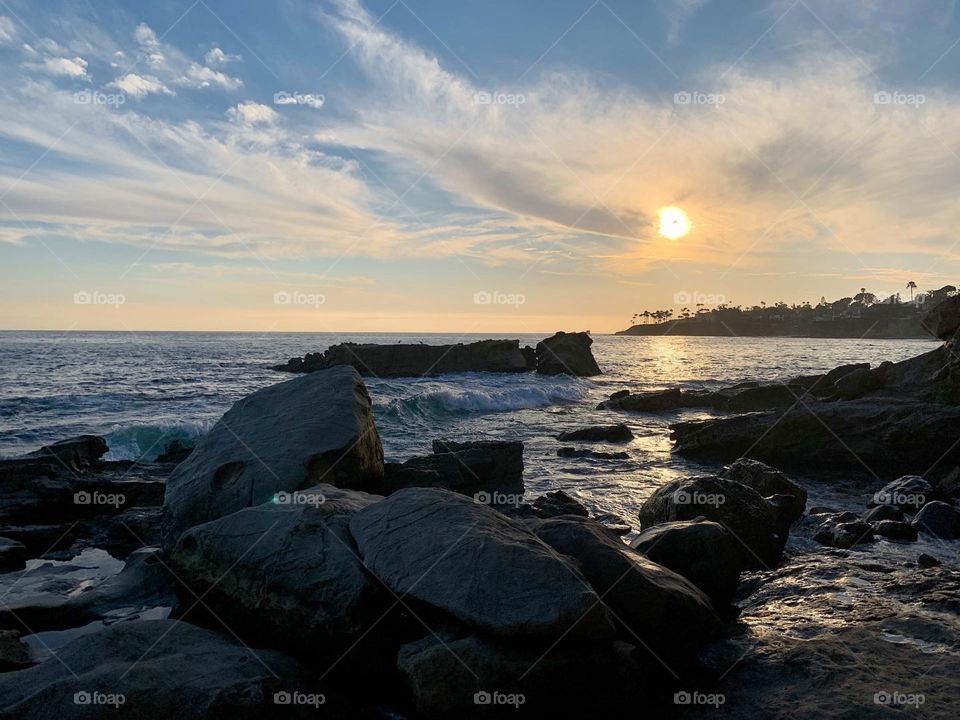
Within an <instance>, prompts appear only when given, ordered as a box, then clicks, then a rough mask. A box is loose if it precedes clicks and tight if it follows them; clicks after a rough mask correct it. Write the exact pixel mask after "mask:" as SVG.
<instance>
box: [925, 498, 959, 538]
mask: <svg viewBox="0 0 960 720" xmlns="http://www.w3.org/2000/svg"><path fill="white" fill-rule="evenodd" d="M913 527H915V528H916V529H917V530H919V531H920V532H926V533H930V534H931V535H933V536H934V537H938V538H941V539H942V540H955V539H957V538H960V510H957V508H955V507H953V506H952V505H948V504H947V503H945V502H941V501H939V500H934V501H933V502H928V503H927V504H926V505H924V506H923V507H922V508H921V509H920V512H918V513H917V516H916V517H915V518H914V519H913Z"/></svg>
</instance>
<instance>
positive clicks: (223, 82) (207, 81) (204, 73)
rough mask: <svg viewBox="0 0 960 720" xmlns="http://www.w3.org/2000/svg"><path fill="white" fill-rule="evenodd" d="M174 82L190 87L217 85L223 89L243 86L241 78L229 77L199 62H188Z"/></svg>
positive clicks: (234, 88)
mask: <svg viewBox="0 0 960 720" xmlns="http://www.w3.org/2000/svg"><path fill="white" fill-rule="evenodd" d="M174 83H176V84H178V85H184V86H186V87H192V88H208V87H211V86H213V85H219V86H220V87H222V88H223V89H224V90H236V89H238V88H240V87H243V80H241V79H240V78H235V77H230V76H229V75H226V74H224V73H222V72H220V71H219V70H214V69H212V68H208V67H204V66H203V65H200V64H199V63H190V65H189V66H187V69H186V71H185V72H184V74H183V75H181V76H180V77H179V78H177V79H176V80H174Z"/></svg>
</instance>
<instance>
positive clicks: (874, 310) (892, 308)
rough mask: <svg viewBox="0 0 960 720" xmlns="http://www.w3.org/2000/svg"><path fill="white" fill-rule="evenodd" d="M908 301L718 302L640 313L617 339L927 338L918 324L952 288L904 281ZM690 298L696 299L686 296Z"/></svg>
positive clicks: (862, 296)
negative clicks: (745, 304)
mask: <svg viewBox="0 0 960 720" xmlns="http://www.w3.org/2000/svg"><path fill="white" fill-rule="evenodd" d="M906 287H907V289H908V290H909V291H910V299H909V300H904V299H902V298H901V296H900V293H896V294H894V295H891V296H889V297H887V298H884V299H881V298H878V297H877V296H876V295H874V294H873V293H870V292H867V290H866V288H860V292H858V293H857V294H856V295H854V296H853V297H845V298H841V299H839V300H835V301H833V302H828V301H827V300H826V298H821V299H820V302H819V303H817V304H816V305H812V304H811V303H809V302H806V303H802V304H800V305H796V304H794V305H788V304H787V303H785V302H777V303H774V304H772V305H767V303H765V302H761V303H760V304H759V305H754V306H753V307H749V308H745V307H743V306H741V305H729V304H728V303H720V304H717V305H716V306H714V307H708V306H707V305H706V304H704V303H695V304H694V307H693V309H692V310H691V308H689V307H683V308H682V309H681V310H680V311H679V313H676V314H675V312H674V311H673V310H653V311H650V310H644V311H643V312H641V313H637V314H635V315H634V316H633V325H631V326H630V327H629V328H627V329H626V330H621V331H619V332H617V333H616V334H617V335H701V336H730V337H814V338H931V339H932V337H933V336H932V334H931V332H930V331H929V330H928V329H927V328H926V327H924V324H923V322H922V318H923V313H924V310H925V309H926V308H930V307H933V306H934V305H936V304H937V303H939V302H940V301H942V300H944V299H946V298H948V297H950V296H951V295H955V294H956V293H957V288H956V287H954V286H953V285H946V286H944V287H942V288H940V289H939V290H929V291H926V292H916V290H917V285H916V283H914V282H912V281H911V282H909V283H907V286H906ZM690 300H696V298H694V297H692V296H691V297H690Z"/></svg>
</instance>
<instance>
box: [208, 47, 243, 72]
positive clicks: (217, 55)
mask: <svg viewBox="0 0 960 720" xmlns="http://www.w3.org/2000/svg"><path fill="white" fill-rule="evenodd" d="M242 59H243V58H242V57H241V56H240V55H232V54H230V53H225V52H224V51H223V50H221V49H220V48H218V47H213V48H210V50H208V51H207V54H206V55H205V56H204V58H203V61H204V62H205V63H206V64H207V65H209V66H211V67H223V66H224V65H226V64H228V63H232V62H240V60H242Z"/></svg>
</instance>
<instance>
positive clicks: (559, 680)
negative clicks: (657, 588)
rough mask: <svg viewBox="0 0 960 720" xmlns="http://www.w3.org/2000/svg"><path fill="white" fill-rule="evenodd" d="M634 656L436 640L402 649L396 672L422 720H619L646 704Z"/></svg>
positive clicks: (622, 646) (609, 646) (618, 648)
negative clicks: (563, 719) (597, 719)
mask: <svg viewBox="0 0 960 720" xmlns="http://www.w3.org/2000/svg"><path fill="white" fill-rule="evenodd" d="M634 654H635V653H634V648H633V646H632V645H629V644H627V643H624V642H612V643H610V642H608V643H592V644H589V645H574V646H570V645H569V644H561V645H558V646H556V647H551V643H531V642H530V641H523V642H516V641H507V640H503V639H496V638H483V637H478V636H469V637H463V638H456V639H447V640H446V641H441V640H440V639H438V638H435V637H433V636H432V635H431V636H427V637H426V638H423V639H422V640H418V641H416V642H412V643H409V644H407V645H404V646H403V647H402V648H400V653H399V656H398V659H397V665H398V667H399V670H400V674H401V676H402V677H403V679H404V681H405V682H406V684H407V686H408V688H409V689H410V692H411V694H412V695H413V702H414V705H415V706H416V709H417V712H418V713H419V716H420V717H422V718H424V719H425V720H447V718H478V719H482V718H493V717H512V714H514V713H515V714H516V716H517V717H541V718H546V717H558V718H561V717H616V716H622V715H623V714H625V713H631V712H634V711H635V709H636V708H637V707H638V706H639V704H640V703H642V702H644V698H645V696H644V691H645V690H647V688H646V687H645V684H644V682H643V676H642V670H641V668H640V666H639V664H638V663H637V661H636V659H635V658H634ZM574 687H575V688H576V689H577V691H576V692H570V688H574Z"/></svg>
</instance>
